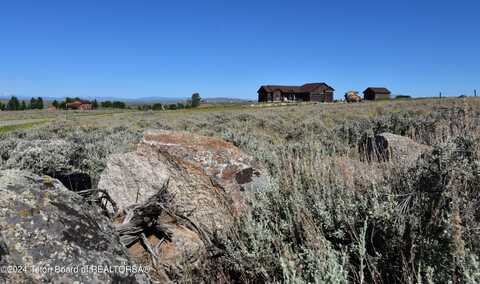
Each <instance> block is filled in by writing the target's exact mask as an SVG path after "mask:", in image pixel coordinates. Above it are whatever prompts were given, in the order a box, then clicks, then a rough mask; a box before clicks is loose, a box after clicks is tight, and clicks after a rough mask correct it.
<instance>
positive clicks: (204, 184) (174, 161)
mask: <svg viewBox="0 0 480 284" xmlns="http://www.w3.org/2000/svg"><path fill="white" fill-rule="evenodd" d="M265 176H266V175H265V171H264V170H263V169H262V167H260V166H259V165H257V164H256V163H255V161H254V160H253V159H252V158H251V157H250V156H248V155H246V154H245V153H243V152H242V151H240V150H239V149H238V148H237V147H235V146H234V145H233V144H231V143H229V142H226V141H224V140H221V139H218V138H212V137H205V136H199V135H194V134H191V133H187V132H175V131H155V132H147V133H146V134H145V135H144V139H143V140H142V141H141V143H140V144H139V145H138V148H137V151H136V152H134V153H126V154H117V155H112V156H111V157H110V158H109V160H108V162H107V167H106V169H105V171H104V172H103V173H102V175H101V178H100V181H99V184H98V188H99V189H102V190H106V191H107V192H108V193H109V194H110V196H111V197H112V198H113V199H114V200H115V202H116V203H117V205H118V207H119V209H120V210H121V209H125V208H127V207H128V206H132V205H134V204H141V203H143V202H145V201H147V200H148V199H149V198H150V197H152V196H153V195H155V194H157V193H158V191H159V190H160V189H161V188H162V187H163V185H164V184H165V183H166V182H167V181H169V183H170V184H169V192H170V193H171V194H172V195H173V196H175V202H176V204H178V205H179V206H180V207H182V208H183V209H184V210H185V211H187V212H191V213H192V218H193V220H194V221H197V222H198V223H201V224H203V225H205V226H206V227H207V228H209V229H210V231H213V230H215V229H218V228H222V226H223V225H222V224H224V223H225V222H228V221H227V220H228V219H229V218H228V216H232V214H237V213H238V212H241V211H242V210H243V208H244V206H245V204H244V199H243V198H242V192H250V191H254V190H258V189H261V188H262V187H263V186H264V184H265V181H266V177H265Z"/></svg>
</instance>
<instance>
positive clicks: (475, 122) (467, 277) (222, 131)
mask: <svg viewBox="0 0 480 284" xmlns="http://www.w3.org/2000/svg"><path fill="white" fill-rule="evenodd" d="M147 129H169V130H183V131H190V132H194V133H198V134H202V135H208V136H215V137H220V138H223V139H226V140H228V141H231V142H233V143H234V144H235V145H237V146H238V147H240V148H241V149H242V150H244V151H245V152H247V153H249V154H250V155H252V156H254V157H255V158H256V159H258V160H259V161H261V162H262V163H263V164H264V165H265V166H266V168H267V169H268V171H269V173H270V174H271V177H272V178H271V180H270V182H269V184H268V186H267V188H262V189H258V193H256V196H255V198H254V199H253V200H252V202H251V207H252V210H251V212H250V213H249V214H247V215H246V216H242V217H240V218H239V219H238V220H237V223H236V226H235V228H234V229H232V230H231V231H225V232H217V233H216V234H215V236H213V238H214V239H215V243H216V246H217V247H218V250H219V251H220V253H218V254H217V255H216V256H215V257H212V258H211V259H209V261H208V262H206V263H204V265H203V267H195V268H193V267H192V268H191V269H190V270H188V271H187V272H186V273H183V274H178V275H176V276H175V280H176V281H178V282H186V283H198V282H202V281H203V282H208V283H210V282H233V283H272V282H277V283H478V282H480V259H479V257H480V210H479V207H480V140H479V139H480V100H478V99H476V98H451V99H442V100H438V99H422V100H404V101H381V102H365V103H358V104H345V103H335V104H307V105H303V104H299V105H284V106H258V105H255V106H250V105H231V106H211V107H203V108H198V109H188V110H177V111H132V110H124V111H112V110H109V111H103V110H96V111H86V112H81V111H78V112H77V111H68V112H65V111H53V112H52V111H50V112H49V111H47V110H45V111H43V110H42V111H26V112H21V111H19V112H0V167H1V168H12V167H20V168H24V169H28V170H31V171H34V172H36V173H39V174H42V173H45V172H48V170H50V169H52V168H56V169H59V168H61V169H70V170H71V169H76V170H81V171H84V172H87V173H89V174H90V175H91V176H92V177H93V180H94V183H96V182H98V178H99V175H100V173H101V172H102V170H103V169H104V167H105V162H106V159H107V157H108V155H110V154H113V153H119V152H127V151H131V150H133V149H134V146H135V143H136V142H137V141H138V140H139V139H140V138H141V137H142V133H143V132H144V131H145V130H147ZM382 132H391V133H394V134H399V135H403V136H408V137H410V138H412V139H413V140H415V141H416V142H418V143H421V144H426V145H430V146H432V147H433V151H432V152H431V153H430V154H427V155H424V156H422V157H421V158H420V159H419V160H418V161H416V162H415V163H414V164H413V165H412V164H410V163H406V162H402V161H390V162H384V163H379V162H365V161H364V159H363V158H364V157H362V155H361V154H359V144H360V142H361V141H363V139H365V138H367V137H371V136H373V135H375V134H378V133H382ZM58 140H63V141H66V142H65V143H63V144H61V145H63V146H62V147H55V145H59V144H55V143H52V144H51V145H49V143H48V141H58ZM29 145H41V147H36V148H35V149H37V150H35V151H29V150H28V146H29ZM52 145H53V146H52ZM22 149H23V150H22ZM25 149H26V150H25ZM12 161H13V162H12Z"/></svg>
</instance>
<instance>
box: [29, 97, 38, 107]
mask: <svg viewBox="0 0 480 284" xmlns="http://www.w3.org/2000/svg"><path fill="white" fill-rule="evenodd" d="M37 106H38V102H37V99H35V98H31V99H30V108H31V109H37Z"/></svg>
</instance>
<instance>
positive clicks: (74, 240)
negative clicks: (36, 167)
mask: <svg viewBox="0 0 480 284" xmlns="http://www.w3.org/2000/svg"><path fill="white" fill-rule="evenodd" d="M129 267H130V268H133V267H134V263H133V262H132V261H131V259H130V258H129V255H128V253H127V251H126V249H125V248H124V247H123V246H122V245H121V243H120V241H119V237H118V235H117V234H116V231H115V229H114V228H113V226H112V224H111V222H110V221H109V220H108V218H106V217H103V215H102V214H101V212H100V211H99V208H97V207H96V206H93V205H89V204H87V203H86V201H85V200H84V199H83V198H82V197H80V196H79V195H77V194H76V193H74V192H71V191H69V190H68V189H66V188H65V187H64V186H63V185H62V184H61V183H60V182H59V181H58V180H55V179H52V178H50V177H47V176H45V177H39V176H37V175H35V174H31V173H29V172H25V171H20V170H4V171H0V268H2V270H1V271H0V282H2V283H4V282H6V283H52V282H53V283H55V282H56V283H60V282H62V283H73V282H75V283H77V282H78V283H101V282H107V283H110V282H123V283H127V282H128V283H130V282H133V283H138V282H145V281H146V278H145V275H144V274H142V273H132V272H129V271H127V270H129ZM137 268H138V267H137ZM8 269H10V270H8ZM12 269H13V270H12ZM95 269H97V272H95V271H94V270H95ZM106 269H108V271H107V272H105V270H106ZM102 270H103V271H102Z"/></svg>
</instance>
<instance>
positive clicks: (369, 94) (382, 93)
mask: <svg viewBox="0 0 480 284" xmlns="http://www.w3.org/2000/svg"><path fill="white" fill-rule="evenodd" d="M390 94H391V92H390V91H389V90H388V89H387V88H383V87H369V88H367V89H366V90H365V91H363V99H364V100H369V101H376V100H389V99H390Z"/></svg>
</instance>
